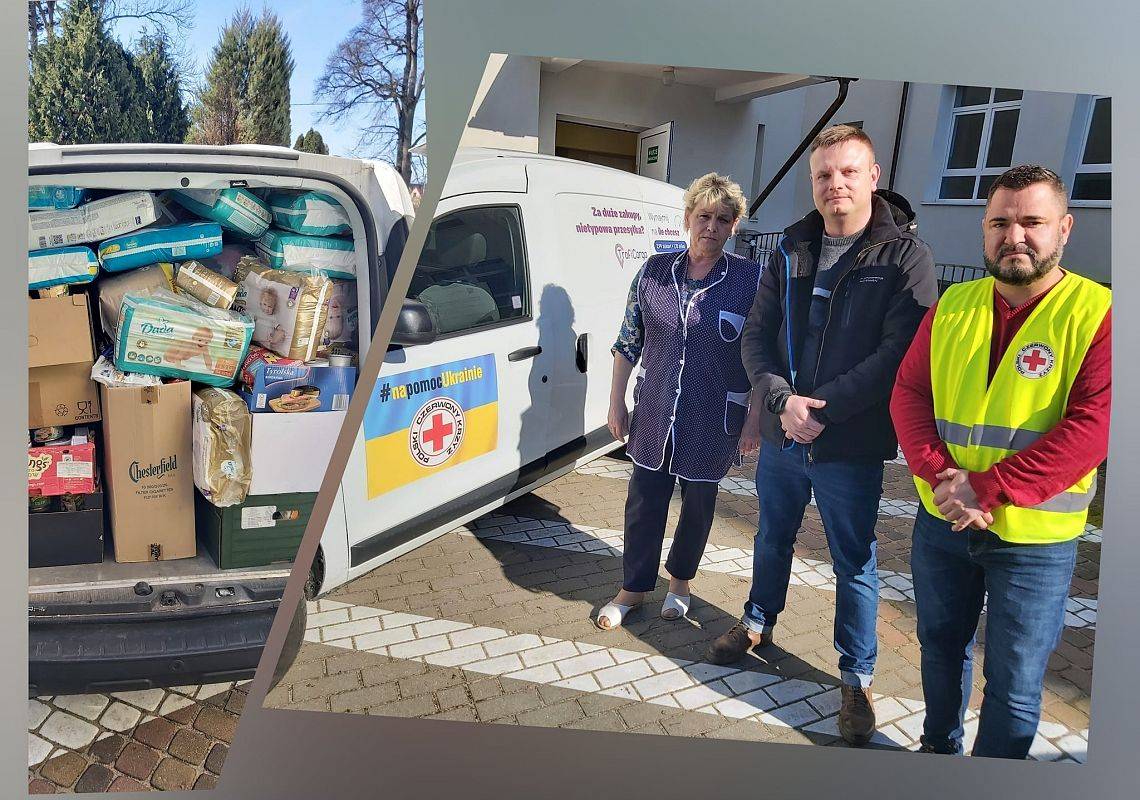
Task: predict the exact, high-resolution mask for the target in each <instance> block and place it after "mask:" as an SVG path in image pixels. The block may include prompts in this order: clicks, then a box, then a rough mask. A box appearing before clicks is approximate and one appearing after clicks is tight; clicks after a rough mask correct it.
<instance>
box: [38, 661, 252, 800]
mask: <svg viewBox="0 0 1140 800" xmlns="http://www.w3.org/2000/svg"><path fill="white" fill-rule="evenodd" d="M247 684H248V681H241V682H239V683H237V684H234V683H215V684H205V685H197V686H177V687H173V688H170V689H146V690H142V691H133V692H114V693H112V694H109V695H105V694H84V695H59V696H54V697H36V698H33V699H31V700H29V701H28V794H56V793H67V792H76V793H87V792H109V791H110V792H119V791H146V790H182V789H212V788H214V786H215V785H216V784H217V781H218V777H219V775H220V774H221V771H222V766H223V765H224V763H225V759H226V755H227V754H228V752H229V745H230V742H231V741H232V740H233V735H234V731H235V730H236V729H237V722H238V718H239V716H240V715H241V712H242V709H243V708H244V706H245V699H246V691H247V686H246V685H247Z"/></svg>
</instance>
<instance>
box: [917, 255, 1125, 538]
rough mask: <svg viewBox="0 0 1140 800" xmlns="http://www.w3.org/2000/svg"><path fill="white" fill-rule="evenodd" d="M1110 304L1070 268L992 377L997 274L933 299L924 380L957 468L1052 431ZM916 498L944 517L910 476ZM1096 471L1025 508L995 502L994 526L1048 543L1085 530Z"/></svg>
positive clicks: (985, 465) (930, 493) (991, 460)
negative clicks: (935, 302) (927, 369)
mask: <svg viewBox="0 0 1140 800" xmlns="http://www.w3.org/2000/svg"><path fill="white" fill-rule="evenodd" d="M1110 305H1111V293H1110V292H1109V290H1108V289H1106V288H1104V287H1103V286H1101V285H1099V284H1097V283H1094V282H1093V281H1090V280H1088V279H1087V278H1083V277H1081V276H1080V275H1076V274H1074V273H1072V272H1067V273H1066V274H1065V275H1064V277H1062V278H1061V280H1060V282H1059V283H1057V285H1056V286H1054V287H1053V288H1052V289H1051V290H1050V291H1049V293H1048V294H1046V295H1045V297H1043V298H1042V299H1041V300H1040V301H1039V302H1038V303H1037V305H1036V306H1035V307H1034V308H1033V310H1032V311H1030V312H1029V316H1028V318H1027V319H1026V320H1025V322H1024V323H1023V324H1022V326H1021V329H1020V330H1019V331H1018V332H1017V335H1016V336H1015V337H1014V338H1013V340H1012V341H1011V342H1010V344H1009V348H1008V349H1007V350H1006V352H1005V353H1004V355H1003V356H1002V359H1001V361H1000V362H999V364H998V367H997V370H996V371H995V373H994V378H993V381H992V382H989V383H988V385H987V381H988V378H989V362H990V341H991V337H992V334H993V313H994V279H993V278H992V277H986V278H982V279H981V280H976V281H969V282H967V283H960V284H955V285H954V286H951V287H950V288H949V289H947V290H946V293H945V294H944V295H943V296H942V297H941V299H939V301H938V307H937V309H936V310H935V314H934V320H933V326H932V328H931V336H930V380H931V386H932V389H933V392H934V418H935V422H936V424H937V426H938V435H939V437H940V438H941V439H942V441H944V442H945V443H946V446H947V448H948V449H949V451H950V455H952V456H953V457H954V460H955V461H956V462H957V463H958V465H959V466H960V467H961V468H962V469H966V470H969V471H970V472H985V471H986V470H987V469H989V468H990V467H991V466H993V465H994V464H996V463H997V462H999V461H1001V460H1002V459H1004V458H1006V457H1008V456H1010V455H1012V454H1013V453H1016V452H1017V451H1019V450H1022V449H1024V448H1026V447H1028V446H1029V445H1031V444H1032V443H1033V442H1035V441H1036V440H1037V439H1038V438H1040V437H1041V436H1042V435H1043V434H1045V433H1047V432H1048V431H1049V430H1051V429H1052V428H1053V427H1054V426H1055V425H1056V424H1057V423H1058V422H1059V421H1060V420H1061V418H1062V417H1063V416H1064V414H1065V408H1066V406H1067V405H1068V401H1069V390H1070V389H1071V388H1072V386H1073V381H1074V380H1075V379H1076V376H1077V372H1078V371H1079V370H1080V368H1081V364H1082V363H1083V362H1084V358H1085V353H1087V352H1088V349H1089V345H1090V344H1091V343H1092V340H1093V337H1094V336H1095V335H1096V332H1097V330H1098V329H1099V328H1100V325H1101V322H1103V320H1104V317H1105V314H1106V313H1107V312H1108V309H1109V306H1110ZM914 482H915V486H916V487H917V488H918V494H919V496H920V497H921V499H922V504H923V505H924V506H925V507H926V510H927V511H929V512H930V513H931V514H933V515H934V516H936V517H940V518H943V519H944V517H942V515H941V514H939V513H938V507H937V506H936V505H935V504H934V489H933V488H932V487H931V486H930V484H928V483H927V482H926V481H924V480H923V479H921V478H919V477H917V476H916V477H915V479H914ZM1094 494H1096V470H1095V469H1094V470H1092V471H1091V472H1089V473H1088V474H1087V475H1085V476H1084V477H1082V478H1081V479H1080V480H1079V481H1077V482H1076V483H1075V484H1073V485H1072V486H1070V487H1069V488H1068V489H1066V490H1065V491H1063V492H1061V493H1060V494H1058V495H1056V496H1055V497H1051V498H1049V499H1048V500H1045V501H1044V502H1042V503H1039V504H1038V505H1035V506H1031V507H1028V508H1025V507H1020V506H1014V505H1009V504H1007V505H1003V506H1000V507H998V508H996V509H994V510H993V511H992V512H991V513H992V514H993V517H994V521H993V524H992V525H990V530H991V531H993V532H994V533H995V534H997V535H998V536H999V537H1000V538H1002V539H1003V540H1005V541H1008V542H1017V543H1024V544H1047V543H1049V542H1061V541H1067V540H1069V539H1073V538H1075V537H1077V536H1080V535H1081V534H1082V533H1084V527H1085V518H1086V517H1087V516H1088V507H1089V504H1090V503H1091V502H1092V499H1093V495H1094Z"/></svg>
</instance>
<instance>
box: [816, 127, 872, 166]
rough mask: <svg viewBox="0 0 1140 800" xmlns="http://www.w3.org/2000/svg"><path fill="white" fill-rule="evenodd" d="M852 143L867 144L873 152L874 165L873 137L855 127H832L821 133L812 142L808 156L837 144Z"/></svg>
mask: <svg viewBox="0 0 1140 800" xmlns="http://www.w3.org/2000/svg"><path fill="white" fill-rule="evenodd" d="M852 141H854V142H862V143H863V144H865V145H866V146H867V149H868V150H870V151H871V162H872V163H874V161H875V145H874V144H873V143H872V142H871V137H870V136H868V135H867V134H866V133H864V132H863V129H862V128H857V127H855V126H854V125H832V126H831V127H830V128H825V129H824V130H822V131H820V132H819V133H818V134H817V135H816V137H815V139H813V140H812V143H811V149H810V150H809V151H808V156H811V154H812V153H814V152H815V151H816V150H819V149H821V148H824V147H834V146H835V145H837V144H843V143H844V142H852Z"/></svg>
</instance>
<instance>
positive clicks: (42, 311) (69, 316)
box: [28, 294, 102, 428]
mask: <svg viewBox="0 0 1140 800" xmlns="http://www.w3.org/2000/svg"><path fill="white" fill-rule="evenodd" d="M94 363H95V347H94V345H93V343H92V332H91V314H90V311H89V310H88V306H87V295H85V294H72V295H65V296H63V297H51V298H45V299H40V300H29V301H28V427H29V428H43V427H47V426H49V425H80V424H83V423H85V422H98V421H99V420H100V419H101V418H102V416H101V413H100V408H99V393H98V390H97V387H98V385H97V384H96V383H95V382H94V381H92V380H91V367H92V365H94Z"/></svg>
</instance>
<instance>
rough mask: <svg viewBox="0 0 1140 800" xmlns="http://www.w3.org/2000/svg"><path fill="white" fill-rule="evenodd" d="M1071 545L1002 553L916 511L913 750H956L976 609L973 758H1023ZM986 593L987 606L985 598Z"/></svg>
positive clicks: (1061, 604) (998, 544)
mask: <svg viewBox="0 0 1140 800" xmlns="http://www.w3.org/2000/svg"><path fill="white" fill-rule="evenodd" d="M1076 557H1077V541H1076V539H1073V540H1071V541H1068V542H1060V543H1056V544H1011V543H1009V542H1005V541H1003V540H1001V539H999V538H998V537H997V536H996V535H995V534H993V533H990V532H989V531H975V530H966V531H962V532H960V533H955V532H953V531H952V530H950V523H949V522H947V521H945V520H942V519H939V518H937V517H935V516H933V515H932V514H930V513H928V512H927V511H926V509H925V508H922V507H920V508H919V511H918V516H917V517H916V518H915V522H914V543H913V546H912V549H911V556H910V561H911V569H912V570H913V571H914V597H915V602H916V604H917V610H918V640H919V644H920V645H921V647H922V694H923V697H924V698H925V700H926V720H925V721H924V722H923V728H922V729H923V736H922V742H923V744H928V745H930V746H931V747H933V748H934V749H935V750H936V751H938V752H944V753H960V752H961V751H962V736H963V729H962V719H963V715H964V714H965V712H966V704H967V702H968V701H969V699H970V687H971V680H972V673H973V650H974V637H975V634H976V633H977V629H978V617H979V614H980V613H981V610H982V603H983V601H985V602H986V642H985V665H984V667H983V670H982V674H983V675H985V678H986V686H985V693H984V697H983V699H982V710H981V719H980V720H979V723H978V736H977V739H976V740H975V741H974V750H973V755H975V756H990V757H996V758H1021V759H1023V758H1025V757H1026V756H1027V755H1028V754H1029V746H1030V744H1032V742H1033V737H1034V735H1035V734H1036V733H1037V724H1038V722H1039V721H1040V719H1041V686H1042V682H1043V681H1044V678H1045V666H1046V663H1047V662H1048V661H1049V655H1050V653H1052V652H1053V648H1055V647H1056V646H1057V643H1058V641H1060V638H1061V632H1062V630H1063V629H1064V624H1065V599H1066V598H1067V597H1068V595H1069V582H1070V581H1071V580H1072V576H1073V565H1074V564H1075V563H1076ZM987 594H988V599H987Z"/></svg>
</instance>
